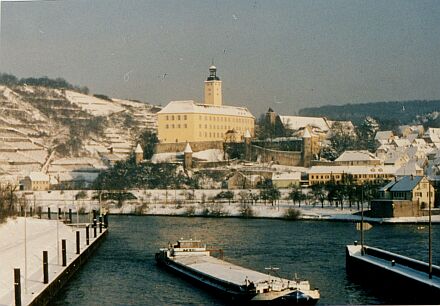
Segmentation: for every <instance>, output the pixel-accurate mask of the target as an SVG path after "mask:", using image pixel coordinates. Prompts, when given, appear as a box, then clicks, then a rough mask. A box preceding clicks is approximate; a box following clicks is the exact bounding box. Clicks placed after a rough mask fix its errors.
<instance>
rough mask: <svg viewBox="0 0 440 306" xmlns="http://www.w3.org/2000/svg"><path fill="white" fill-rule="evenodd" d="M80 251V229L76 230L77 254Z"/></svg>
mask: <svg viewBox="0 0 440 306" xmlns="http://www.w3.org/2000/svg"><path fill="white" fill-rule="evenodd" d="M79 253H80V244H79V231H76V254H79Z"/></svg>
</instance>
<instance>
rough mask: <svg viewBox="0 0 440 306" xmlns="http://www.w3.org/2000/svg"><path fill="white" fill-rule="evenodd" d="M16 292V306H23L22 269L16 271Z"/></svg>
mask: <svg viewBox="0 0 440 306" xmlns="http://www.w3.org/2000/svg"><path fill="white" fill-rule="evenodd" d="M14 292H15V306H21V281H20V269H18V268H15V269H14Z"/></svg>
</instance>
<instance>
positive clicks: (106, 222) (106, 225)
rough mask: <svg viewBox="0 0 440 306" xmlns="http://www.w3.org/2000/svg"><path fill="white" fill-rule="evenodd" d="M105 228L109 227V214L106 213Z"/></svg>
mask: <svg viewBox="0 0 440 306" xmlns="http://www.w3.org/2000/svg"><path fill="white" fill-rule="evenodd" d="M104 228H108V214H107V213H105V214H104Z"/></svg>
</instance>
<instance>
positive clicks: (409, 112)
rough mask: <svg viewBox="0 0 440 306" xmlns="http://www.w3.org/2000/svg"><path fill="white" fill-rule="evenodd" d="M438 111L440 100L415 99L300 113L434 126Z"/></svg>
mask: <svg viewBox="0 0 440 306" xmlns="http://www.w3.org/2000/svg"><path fill="white" fill-rule="evenodd" d="M437 112H440V100H429V101H427V100H413V101H392V102H370V103H361V104H345V105H325V106H320V107H308V108H303V109H301V110H300V111H299V115H301V116H314V117H326V118H328V119H331V120H351V121H352V122H353V123H354V124H356V125H358V124H359V123H361V122H362V121H363V120H364V119H365V117H367V116H369V117H373V118H375V119H376V120H378V121H379V122H381V125H386V126H398V125H403V124H413V123H419V124H428V122H429V124H430V125H431V126H432V125H433V124H434V123H435V122H433V121H438V120H435V119H437V114H436V113H437ZM433 114H434V115H433Z"/></svg>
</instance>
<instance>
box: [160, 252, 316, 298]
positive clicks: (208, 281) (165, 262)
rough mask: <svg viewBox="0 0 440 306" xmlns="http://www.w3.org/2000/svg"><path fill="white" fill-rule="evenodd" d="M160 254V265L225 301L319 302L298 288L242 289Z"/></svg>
mask: <svg viewBox="0 0 440 306" xmlns="http://www.w3.org/2000/svg"><path fill="white" fill-rule="evenodd" d="M158 255H159V254H156V261H157V263H158V264H159V265H160V266H162V267H164V268H166V269H167V270H168V271H170V272H173V273H175V274H177V275H179V276H181V277H183V278H185V279H187V280H189V281H191V282H192V283H194V284H197V285H199V286H200V287H203V288H205V289H207V290H209V291H210V292H212V293H214V294H215V295H216V296H218V297H220V298H222V299H223V300H225V301H229V302H231V301H232V302H234V303H237V302H239V303H240V305H315V304H316V303H317V302H318V300H317V299H313V298H310V297H308V296H306V295H304V294H303V293H302V292H300V291H297V290H294V291H291V292H290V293H288V294H284V295H278V296H274V297H270V296H269V295H268V296H264V295H260V294H257V293H255V292H252V291H244V290H243V291H242V290H240V287H241V288H243V289H244V288H245V287H244V286H238V285H235V284H232V283H229V282H227V281H222V280H219V279H217V278H215V277H210V276H209V275H207V274H203V275H202V274H201V273H199V272H198V271H196V270H194V269H191V268H189V267H186V266H184V265H182V264H179V263H176V262H174V261H173V260H170V259H164V258H160V256H158Z"/></svg>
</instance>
